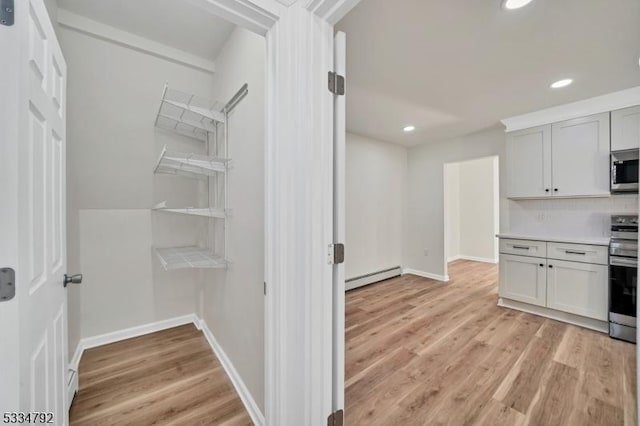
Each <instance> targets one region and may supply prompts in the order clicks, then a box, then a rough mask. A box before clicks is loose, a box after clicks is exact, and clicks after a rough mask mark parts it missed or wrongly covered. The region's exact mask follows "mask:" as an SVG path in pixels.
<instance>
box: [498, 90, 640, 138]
mask: <svg viewBox="0 0 640 426" xmlns="http://www.w3.org/2000/svg"><path fill="white" fill-rule="evenodd" d="M636 105H640V86H637V87H633V88H631V89H626V90H621V91H619V92H613V93H608V94H606V95H602V96H596V97H594V98H590V99H585V100H582V101H578V102H573V103H570V104H565V105H559V106H556V107H553V108H547V109H543V110H540V111H536V112H531V113H528V114H523V115H518V116H515V117H510V118H505V119H504V120H502V124H504V125H505V126H506V128H507V129H506V131H507V132H513V131H515V130H522V129H529V128H531V127H535V126H541V125H543V124H550V123H557V122H559V121H565V120H571V119H573V118H578V117H586V116H588V115H593V114H599V113H602V112H609V111H615V110H617V109H622V108H627V107H631V106H636Z"/></svg>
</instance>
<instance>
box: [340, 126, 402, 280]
mask: <svg viewBox="0 0 640 426" xmlns="http://www.w3.org/2000/svg"><path fill="white" fill-rule="evenodd" d="M406 188H407V149H406V148H404V147H402V146H400V145H394V144H391V143H387V142H382V141H377V140H374V139H370V138H366V137H363V136H359V135H356V134H352V133H347V138H346V239H345V268H346V277H347V279H349V278H353V277H357V276H360V275H364V274H368V273H371V272H376V271H380V270H383V269H387V268H390V267H394V266H402V248H403V236H404V234H403V229H404V217H405V207H406V206H405V204H406Z"/></svg>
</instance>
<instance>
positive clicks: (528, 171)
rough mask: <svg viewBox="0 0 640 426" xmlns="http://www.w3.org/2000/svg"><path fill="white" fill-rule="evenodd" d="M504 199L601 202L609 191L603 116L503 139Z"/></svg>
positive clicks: (606, 132)
mask: <svg viewBox="0 0 640 426" xmlns="http://www.w3.org/2000/svg"><path fill="white" fill-rule="evenodd" d="M506 153H507V179H508V190H507V193H508V197H509V198H546V197H598V196H600V197H602V196H608V195H609V194H610V190H609V154H610V133H609V113H603V114H596V115H592V116H588V117H582V118H577V119H573V120H568V121H563V122H559V123H554V124H549V125H545V126H539V127H534V128H530V129H525V130H519V131H516V132H510V133H508V134H507V145H506Z"/></svg>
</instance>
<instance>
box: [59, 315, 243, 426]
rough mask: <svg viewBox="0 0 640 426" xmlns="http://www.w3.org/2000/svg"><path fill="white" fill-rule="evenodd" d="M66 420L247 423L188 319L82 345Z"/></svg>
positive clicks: (86, 422)
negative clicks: (98, 344) (142, 333)
mask: <svg viewBox="0 0 640 426" xmlns="http://www.w3.org/2000/svg"><path fill="white" fill-rule="evenodd" d="M70 417H71V419H70V420H71V421H70V422H71V424H72V425H91V426H98V425H136V426H138V425H160V424H161V425H229V426H231V425H251V424H252V423H251V420H250V418H249V416H248V414H247V413H246V411H245V409H244V406H243V405H242V401H241V400H240V398H239V397H238V395H237V394H236V392H235V390H234V388H233V386H232V385H231V382H229V379H228V378H227V376H226V374H225V372H224V369H223V368H222V366H221V365H220V363H219V362H218V360H217V359H216V357H215V355H214V354H213V352H212V351H211V347H210V346H209V344H208V343H207V341H206V339H205V337H204V335H203V334H202V332H201V331H199V330H197V329H196V328H195V327H194V326H193V325H185V326H181V327H176V328H172V329H170V330H165V331H161V332H158V333H153V334H149V335H146V336H141V337H137V338H134V339H129V340H125V341H122V342H117V343H113V344H110V345H105V346H101V347H98V348H94V349H89V350H87V351H86V352H85V353H84V354H83V357H82V361H81V363H80V391H79V392H78V395H77V396H76V398H75V400H74V402H73V405H72V407H71V412H70Z"/></svg>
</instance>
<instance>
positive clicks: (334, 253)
mask: <svg viewBox="0 0 640 426" xmlns="http://www.w3.org/2000/svg"><path fill="white" fill-rule="evenodd" d="M328 255H329V265H338V264H340V263H344V244H342V243H336V244H329V252H328Z"/></svg>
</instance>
